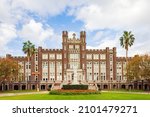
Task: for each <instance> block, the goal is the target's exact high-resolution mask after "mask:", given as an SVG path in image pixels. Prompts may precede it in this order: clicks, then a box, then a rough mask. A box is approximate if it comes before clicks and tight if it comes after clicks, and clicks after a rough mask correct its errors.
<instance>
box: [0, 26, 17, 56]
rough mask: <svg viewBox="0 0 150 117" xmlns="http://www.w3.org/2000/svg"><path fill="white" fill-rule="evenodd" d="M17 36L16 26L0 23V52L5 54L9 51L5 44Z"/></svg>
mask: <svg viewBox="0 0 150 117" xmlns="http://www.w3.org/2000/svg"><path fill="white" fill-rule="evenodd" d="M16 37H17V34H16V28H15V26H14V25H11V24H5V23H0V54H1V55H3V54H6V53H7V52H8V51H10V50H9V49H8V48H7V44H8V43H9V42H10V41H12V40H13V39H14V38H16Z"/></svg>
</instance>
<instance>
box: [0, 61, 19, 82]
mask: <svg viewBox="0 0 150 117" xmlns="http://www.w3.org/2000/svg"><path fill="white" fill-rule="evenodd" d="M19 70H20V66H19V65H18V63H17V62H16V61H14V60H11V59H7V58H1V59H0V82H1V84H4V83H5V82H6V81H7V82H10V81H12V80H18V73H19Z"/></svg>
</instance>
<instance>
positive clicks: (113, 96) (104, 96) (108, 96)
mask: <svg viewBox="0 0 150 117" xmlns="http://www.w3.org/2000/svg"><path fill="white" fill-rule="evenodd" d="M0 100H150V94H133V93H121V92H120V93H116V92H102V93H101V94H96V95H94V94H93V95H86V96H85V95H69V96H67V95H49V94H30V95H18V96H6V97H0Z"/></svg>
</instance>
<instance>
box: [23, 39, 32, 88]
mask: <svg viewBox="0 0 150 117" xmlns="http://www.w3.org/2000/svg"><path fill="white" fill-rule="evenodd" d="M22 51H23V52H24V53H25V54H27V59H28V67H27V79H26V89H28V87H27V81H28V78H29V72H28V70H29V61H30V58H31V56H32V55H33V54H34V53H35V45H33V44H32V43H31V42H30V41H29V40H28V41H27V42H24V43H23V48H22Z"/></svg>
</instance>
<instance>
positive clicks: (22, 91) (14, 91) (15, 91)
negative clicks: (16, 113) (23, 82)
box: [0, 90, 36, 94]
mask: <svg viewBox="0 0 150 117" xmlns="http://www.w3.org/2000/svg"><path fill="white" fill-rule="evenodd" d="M25 92H36V90H12V91H11V90H10V91H0V94H2V93H25Z"/></svg>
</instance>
